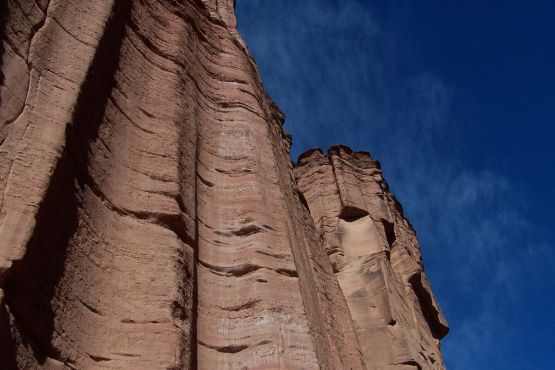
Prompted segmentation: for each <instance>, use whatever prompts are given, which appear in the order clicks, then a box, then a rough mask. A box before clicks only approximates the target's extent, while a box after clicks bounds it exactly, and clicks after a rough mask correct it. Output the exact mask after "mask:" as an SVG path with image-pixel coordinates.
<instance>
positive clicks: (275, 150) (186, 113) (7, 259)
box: [0, 0, 448, 369]
mask: <svg viewBox="0 0 555 370" xmlns="http://www.w3.org/2000/svg"><path fill="white" fill-rule="evenodd" d="M234 6H235V4H234V1H232V0H184V1H169V0H167V1H166V0H159V1H154V0H135V1H132V0H106V1H98V2H96V1H88V0H87V1H85V0H72V1H68V0H36V1H32V0H4V1H2V2H1V3H0V38H1V40H2V43H1V46H0V66H1V69H0V368H2V369H4V368H6V369H12V368H13V369H35V368H47V369H66V368H67V369H86V368H113V369H124V368H133V369H197V368H198V369H235V368H237V369H269V368H273V369H276V368H281V369H390V368H391V369H411V368H414V369H442V368H443V364H442V360H441V354H440V352H439V344H438V343H439V339H440V338H441V337H443V336H444V335H445V334H446V333H447V330H448V329H447V326H446V323H445V320H444V319H443V317H442V315H441V312H440V310H439V308H438V306H437V304H436V303H435V300H434V298H433V295H432V293H431V290H430V287H429V283H428V281H427V279H426V276H425V274H424V272H423V268H422V261H421V257H420V249H419V246H418V242H417V240H416V236H415V233H414V231H413V229H412V227H411V226H410V224H409V223H408V221H407V220H406V219H405V218H404V216H403V213H402V211H401V208H400V206H399V204H398V203H397V202H396V201H395V199H394V198H393V196H392V195H391V194H389V192H388V191H387V185H386V184H385V182H384V181H383V178H382V177H381V172H380V170H379V166H378V164H377V162H375V161H373V160H371V159H370V157H369V155H367V154H361V153H353V152H352V151H351V150H349V149H348V148H346V147H333V148H331V149H330V152H329V153H328V155H327V156H324V155H323V154H322V152H321V151H318V150H312V151H309V152H307V153H305V154H304V155H303V156H301V158H300V161H299V163H298V164H297V165H294V164H292V163H291V161H290V160H289V150H290V146H291V137H290V136H289V135H288V134H287V133H286V132H284V130H283V127H282V126H283V122H284V115H283V114H282V113H281V111H280V110H279V108H278V107H277V106H276V105H275V104H274V103H273V102H272V101H271V99H270V98H268V97H267V95H266V94H265V92H264V89H263V86H262V83H261V81H260V77H259V74H258V71H257V69H256V66H255V64H254V61H253V59H252V57H251V56H250V54H249V53H248V51H247V49H246V46H245V44H244V42H243V40H242V39H241V37H240V35H239V34H238V32H237V30H236V21H235V14H234Z"/></svg>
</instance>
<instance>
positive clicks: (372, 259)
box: [295, 146, 448, 369]
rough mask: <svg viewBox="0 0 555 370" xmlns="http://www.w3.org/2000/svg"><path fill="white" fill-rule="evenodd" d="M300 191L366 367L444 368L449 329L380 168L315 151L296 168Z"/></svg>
mask: <svg viewBox="0 0 555 370" xmlns="http://www.w3.org/2000/svg"><path fill="white" fill-rule="evenodd" d="M295 173H296V176H297V180H298V182H299V187H300V189H301V190H302V191H303V193H304V195H305V197H306V200H307V202H308V205H309V208H310V211H311V214H312V217H313V219H314V222H315V225H316V227H317V229H318V230H319V232H320V233H321V235H322V237H323V238H324V240H325V248H326V250H327V253H328V255H329V257H330V261H331V263H332V265H333V267H334V271H335V274H336V276H337V279H338V280H339V283H340V285H341V289H342V291H343V293H344V295H345V298H346V300H347V303H348V306H349V310H350V314H351V317H352V320H353V323H354V326H355V331H356V334H357V338H358V341H359V343H360V348H361V350H362V353H363V356H364V360H365V363H366V368H367V369H385V368H388V369H389V368H392V369H404V368H410V367H414V368H419V369H443V368H444V366H443V363H442V359H441V353H440V350H439V339H440V338H442V337H443V336H444V335H445V334H446V333H447V330H448V328H447V324H446V322H445V320H444V318H443V316H442V314H441V311H440V310H439V308H438V306H437V304H436V303H435V300H434V297H433V295H432V293H431V290H430V287H429V283H428V282H427V279H426V277H425V274H424V272H423V267H422V260H421V256H420V248H419V245H418V241H417V239H416V235H415V233H414V230H413V229H412V226H411V225H410V224H409V223H408V221H407V220H406V219H405V217H404V216H403V213H402V210H401V207H400V205H399V204H398V203H397V201H396V200H395V198H394V197H393V196H392V195H391V194H390V193H389V192H388V187H387V184H386V182H385V181H384V179H383V177H382V174H381V170H380V166H379V163H378V162H376V161H374V160H372V158H371V157H370V155H369V154H368V153H363V152H353V151H352V150H350V149H349V148H347V147H345V146H335V147H332V148H330V150H329V151H328V154H327V156H325V155H324V154H323V153H322V151H321V150H319V149H313V150H310V151H308V152H306V153H304V154H302V155H301V156H300V158H299V162H298V164H297V166H296V168H295Z"/></svg>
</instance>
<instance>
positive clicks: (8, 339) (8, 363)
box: [0, 303, 17, 370]
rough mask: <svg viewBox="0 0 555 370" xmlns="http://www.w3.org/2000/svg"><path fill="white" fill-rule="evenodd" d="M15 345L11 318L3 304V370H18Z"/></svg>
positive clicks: (0, 344)
mask: <svg viewBox="0 0 555 370" xmlns="http://www.w3.org/2000/svg"><path fill="white" fill-rule="evenodd" d="M15 350H16V348H15V343H14V341H13V338H12V333H11V328H10V316H9V313H8V311H7V310H6V307H5V306H4V304H3V303H0V365H1V366H2V368H3V369H6V370H9V369H17V359H16V352H15Z"/></svg>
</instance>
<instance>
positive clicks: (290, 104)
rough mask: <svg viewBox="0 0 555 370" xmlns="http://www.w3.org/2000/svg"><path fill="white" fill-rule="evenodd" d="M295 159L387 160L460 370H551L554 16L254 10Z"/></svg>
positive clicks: (377, 8) (250, 8)
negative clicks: (340, 155)
mask: <svg viewBox="0 0 555 370" xmlns="http://www.w3.org/2000/svg"><path fill="white" fill-rule="evenodd" d="M237 14H238V23H239V30H240V32H241V34H242V35H243V37H244V38H245V40H246V42H247V44H248V45H249V49H250V51H251V53H252V54H253V55H254V57H255V59H256V62H257V64H258V67H259V69H260V72H261V74H262V79H263V81H264V85H265V88H266V90H267V92H268V93H269V95H270V96H271V97H272V98H273V99H274V100H275V101H276V102H277V104H278V105H279V106H280V107H281V108H282V110H283V111H284V112H285V114H286V116H287V121H286V129H287V130H288V131H289V132H291V133H292V134H293V141H294V142H293V153H292V155H293V157H295V158H296V156H297V155H298V154H300V153H301V152H303V151H304V150H305V149H307V148H310V147H314V146H320V147H323V148H324V149H326V148H327V147H328V146H330V145H332V144H335V143H344V144H347V145H349V146H351V147H352V148H353V149H355V150H367V151H370V152H371V153H372V155H373V157H374V158H376V159H378V160H380V161H381V162H382V166H383V169H384V174H385V176H386V178H387V180H388V182H389V183H390V186H391V189H392V190H393V192H394V193H395V194H396V195H397V196H398V198H399V199H400V201H401V202H402V204H403V206H404V208H405V211H406V213H407V214H408V217H409V218H410V220H411V221H412V223H413V224H414V225H415V228H416V230H417V232H418V236H419V239H420V242H421V244H422V249H423V254H424V259H425V264H426V272H427V274H428V275H429V277H430V280H431V281H432V285H433V288H434V292H435V294H436V296H437V298H438V300H439V302H440V304H441V306H442V308H443V311H444V313H445V315H446V317H447V319H448V320H449V323H450V325H451V332H450V334H449V335H448V336H447V337H446V338H445V339H444V341H443V344H442V346H443V352H444V357H445V361H446V364H447V366H448V369H450V370H468V369H478V370H479V369H488V370H492V369H504V370H507V369H515V370H528V369H530V370H536V369H552V368H553V360H552V358H551V357H552V355H551V352H552V350H553V346H554V345H555V340H554V339H553V333H554V332H555V318H554V316H555V315H554V314H555V284H554V283H555V279H554V277H553V268H552V266H553V265H554V262H555V251H554V245H555V235H554V231H553V229H554V226H555V225H554V224H553V216H552V208H553V206H554V205H555V194H554V191H553V189H554V188H555V171H554V168H555V163H554V162H555V145H554V143H553V141H554V139H555V93H554V90H553V89H554V88H555V22H554V21H553V19H554V16H555V2H550V1H541V0H540V1H529V2H526V3H524V2H517V1H513V0H506V1H489V0H480V1H477V0H470V1H465V2H463V1H457V2H454V1H445V0H443V1H439V0H429V1H425V2H423V1H419V2H416V1H408V0H388V1H378V0H371V1H356V0H335V1H331V0H329V1H328V0H318V1H308V0H306V1H302V0H296V1H293V0H280V1H270V0H239V1H238V2H237Z"/></svg>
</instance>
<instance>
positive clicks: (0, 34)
mask: <svg viewBox="0 0 555 370" xmlns="http://www.w3.org/2000/svg"><path fill="white" fill-rule="evenodd" d="M9 16H10V9H9V8H8V2H7V1H5V0H2V1H0V86H2V85H4V79H5V76H4V68H3V67H4V52H5V50H4V39H5V38H6V37H7V35H6V26H7V24H8V18H9ZM0 106H2V97H1V96H0Z"/></svg>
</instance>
